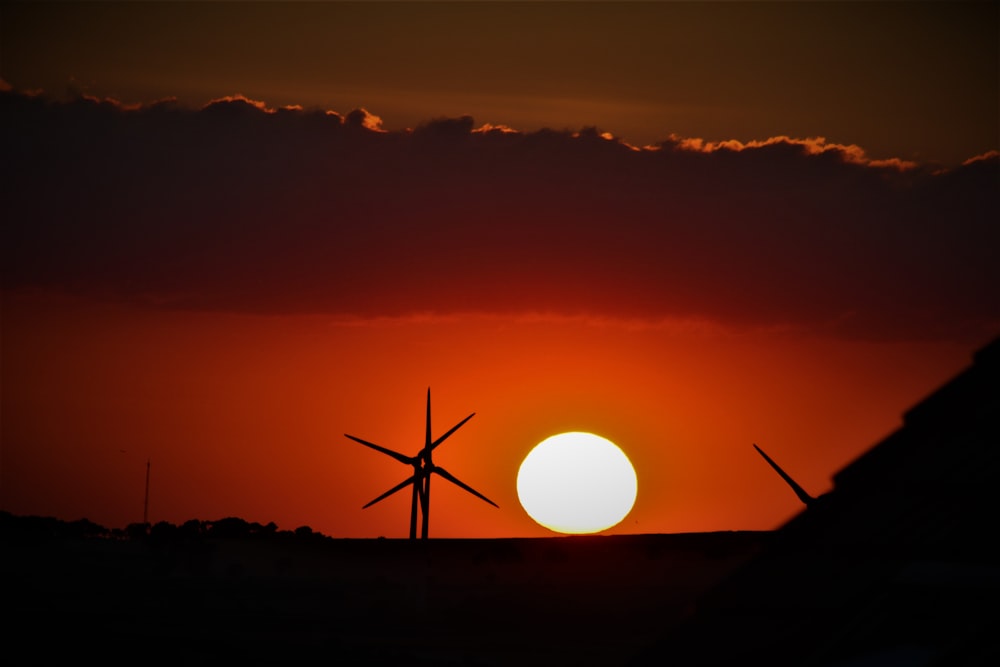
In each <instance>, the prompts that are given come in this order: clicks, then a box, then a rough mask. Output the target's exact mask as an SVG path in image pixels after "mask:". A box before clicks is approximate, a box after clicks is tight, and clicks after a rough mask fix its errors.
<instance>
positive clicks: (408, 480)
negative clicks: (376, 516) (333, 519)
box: [361, 475, 417, 509]
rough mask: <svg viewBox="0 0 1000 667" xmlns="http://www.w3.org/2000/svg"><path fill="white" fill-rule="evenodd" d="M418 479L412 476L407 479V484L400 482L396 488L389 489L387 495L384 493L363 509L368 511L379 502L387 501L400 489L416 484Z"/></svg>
mask: <svg viewBox="0 0 1000 667" xmlns="http://www.w3.org/2000/svg"><path fill="white" fill-rule="evenodd" d="M416 477H417V476H416V475H410V478H409V479H407V480H406V481H405V482H400V483H399V484H397V485H396V486H394V487H392V488H391V489H389V490H388V491H386V492H385V493H383V494H382V495H381V496H379V497H378V498H376V499H375V500H372V501H371V502H369V503H368V504H366V505H365V506H363V507H362V508H361V509H368V508H369V507H371V506H372V505H374V504H375V503H377V502H378V501H380V500H385V499H386V498H388V497H389V496H391V495H392V494H394V493H396V492H397V491H399V490H400V489H403V488H406V487H407V486H408V485H409V484H411V483H415V481H416Z"/></svg>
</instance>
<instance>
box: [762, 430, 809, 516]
mask: <svg viewBox="0 0 1000 667" xmlns="http://www.w3.org/2000/svg"><path fill="white" fill-rule="evenodd" d="M753 448H754V449H756V450H757V453H758V454H760V455H761V456H763V457H764V460H765V461H767V462H768V464H770V466H771V467H772V468H774V470H775V472H777V473H778V474H779V475H781V479H783V480H785V482H786V483H787V484H788V486H790V487H792V491H794V492H795V495H796V496H798V498H799V500H801V501H802V503H803V504H804V505H805V506H806V507H809V506H810V505H812V504H813V503H815V502H816V500H817V499H816V498H813V497H812V496H810V495H809V494H808V493H806V490H805V489H803V488H802V487H801V486H799V485H798V483H797V482H796V481H795V480H794V479H792V478H791V476H790V475H789V474H788V473H787V472H785V471H784V470H782V469H781V466H779V465H778V464H777V463H775V462H774V461H772V460H771V457H770V456H768V455H767V454H765V453H764V450H763V449H761V448H760V447H758V446H757V445H756V444H754V446H753Z"/></svg>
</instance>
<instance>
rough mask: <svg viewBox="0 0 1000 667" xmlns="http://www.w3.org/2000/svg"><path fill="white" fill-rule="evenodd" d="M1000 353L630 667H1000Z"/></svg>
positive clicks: (856, 468)
mask: <svg viewBox="0 0 1000 667" xmlns="http://www.w3.org/2000/svg"><path fill="white" fill-rule="evenodd" d="M998 484H1000V339H998V340H995V341H994V342H992V343H991V344H989V345H988V346H986V347H985V348H983V349H981V350H980V351H979V352H978V353H977V354H976V355H975V357H974V363H973V365H972V366H971V367H969V368H968V369H966V370H965V371H964V372H962V373H961V374H959V375H958V376H957V377H955V378H954V379H953V380H952V381H950V382H948V383H947V384H945V385H944V386H943V387H941V388H940V389H939V390H938V391H936V392H934V393H933V394H931V395H930V396H929V397H927V398H926V399H925V400H924V401H922V402H921V403H919V404H918V405H916V406H915V407H913V408H912V409H911V410H909V411H908V412H907V413H906V414H905V415H904V419H903V426H902V428H900V429H899V430H897V431H896V432H894V433H892V434H891V435H890V436H889V437H887V438H886V439H885V440H883V441H882V442H880V443H879V444H877V445H876V446H875V447H873V448H872V449H871V450H869V451H868V452H867V453H865V454H863V455H862V456H860V457H859V458H858V459H857V460H855V461H854V462H853V463H851V464H850V465H848V466H847V467H846V468H844V469H843V470H841V471H840V472H838V473H837V474H836V475H834V487H833V490H832V491H830V492H829V493H827V494H824V496H821V498H822V499H823V501H824V502H822V503H817V502H808V503H807V507H806V509H805V510H804V511H803V512H802V513H800V514H799V515H797V516H796V517H794V518H793V519H792V520H790V521H789V522H788V523H787V524H785V525H784V526H782V527H781V528H780V529H778V530H777V531H776V532H775V533H773V534H772V535H771V536H770V539H769V541H768V543H767V544H766V546H765V549H764V550H763V552H762V553H761V554H760V555H759V556H757V557H755V558H754V559H753V560H751V561H750V562H749V563H748V564H747V565H746V566H744V567H743V568H741V569H740V570H739V571H737V572H736V573H735V574H734V575H733V576H732V577H730V578H729V579H728V580H727V581H726V582H725V583H724V584H723V585H721V586H719V587H718V588H716V589H715V590H713V591H712V592H710V593H709V594H708V595H706V596H704V598H703V599H702V600H701V601H700V603H699V605H698V606H697V608H696V609H695V610H694V611H693V612H692V613H691V614H690V616H689V617H688V618H687V619H686V620H685V621H683V622H682V623H681V624H680V625H679V626H676V627H671V628H669V629H668V628H665V629H664V635H663V638H662V639H661V640H660V641H659V642H657V643H656V644H654V645H652V646H650V647H648V649H646V650H644V651H642V652H641V653H640V654H639V655H638V656H637V657H636V658H635V660H634V661H633V662H632V663H631V664H633V665H654V664H655V665H659V664H678V665H749V664H766V665H796V666H799V665H804V666H807V667H808V666H816V667H835V666H836V667H848V666H858V667H860V666H862V665H865V666H868V665H940V666H944V665H993V664H1000V633H998V630H997V628H1000V611H998V607H997V599H998V598H1000V549H998V548H997V547H996V546H995V541H996V536H995V533H996V530H997V525H998V516H1000V512H998V510H1000V501H998V493H997V485H998Z"/></svg>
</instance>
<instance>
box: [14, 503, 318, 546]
mask: <svg viewBox="0 0 1000 667" xmlns="http://www.w3.org/2000/svg"><path fill="white" fill-rule="evenodd" d="M0 536H2V538H3V539H4V540H11V541H22V542H23V541H32V542H35V541H45V540H64V539H108V540H132V541H142V542H148V543H151V544H175V543H193V542H201V541H204V540H207V539H251V540H284V541H289V540H296V541H306V540H308V541H316V540H324V539H330V538H329V537H327V536H326V535H324V534H323V533H320V532H316V531H314V530H313V529H312V528H310V527H309V526H299V527H298V528H296V529H295V530H293V531H291V530H278V526H277V524H275V523H274V522H273V521H271V522H269V523H267V524H260V523H257V522H256V521H246V520H245V519H240V518H238V517H225V518H222V519H217V520H215V521H202V520H199V519H190V520H188V521H185V522H184V523H183V524H181V525H179V526H177V525H174V524H172V523H169V522H167V521H160V522H157V523H154V524H146V523H131V524H129V525H128V526H126V527H125V528H110V529H109V528H105V527H104V526H101V525H99V524H96V523H94V522H93V521H90V520H89V519H77V520H76V521H63V520H61V519H56V518H53V517H42V516H16V515H14V514H11V513H10V512H5V511H0Z"/></svg>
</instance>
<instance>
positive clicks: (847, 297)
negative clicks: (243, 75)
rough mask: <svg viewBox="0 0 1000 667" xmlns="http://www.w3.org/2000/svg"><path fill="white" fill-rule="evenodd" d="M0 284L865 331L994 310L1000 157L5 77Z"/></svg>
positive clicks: (211, 305)
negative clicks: (126, 95) (888, 154)
mask: <svg viewBox="0 0 1000 667" xmlns="http://www.w3.org/2000/svg"><path fill="white" fill-rule="evenodd" d="M0 108H2V116H3V123H2V130H0V131H2V134H0V141H2V152H3V155H4V159H3V166H2V167H0V169H2V177H3V191H4V197H3V198H4V203H3V209H4V212H3V216H4V225H3V249H2V260H3V266H2V271H3V285H4V288H5V289H16V288H36V287H42V288H55V289H60V290H67V291H72V292H76V293H83V294H90V295H95V296H101V297H105V298H113V299H124V300H130V301H136V302H143V303H150V304H157V305H161V306H165V307H176V308H199V309H224V310H239V311H255V312H328V313H335V314H343V315H359V316H371V315H375V316H377V315H405V314H408V313H415V312H419V313H426V312H437V313H452V312H469V311H478V312H490V313H518V312H553V313H566V314H589V315H598V316H621V317H628V318H651V319H659V318H664V317H675V316H680V317H706V318H710V319H718V320H721V321H724V322H729V323H737V324H750V325H775V324H790V325H793V326H806V327H811V328H817V329H825V330H829V331H831V332H837V333H842V334H845V335H852V336H862V337H871V338H886V337H890V338H955V339H963V340H964V339H969V338H974V339H979V340H981V339H983V338H984V337H985V336H992V335H993V334H995V332H996V330H997V327H998V326H1000V261H997V258H998V249H1000V227H998V223H997V220H998V216H997V213H998V210H997V209H998V207H997V185H998V159H997V157H996V155H992V156H988V157H985V158H983V159H977V160H970V161H969V162H967V163H966V164H965V165H963V166H961V167H959V168H956V169H953V170H950V171H936V170H935V169H933V168H931V167H926V166H925V167H912V168H902V167H900V166H899V165H894V164H885V165H882V164H873V163H870V162H867V161H866V160H865V159H864V158H863V156H861V155H859V154H858V152H857V151H856V150H854V149H852V148H844V147H836V146H831V145H828V144H824V143H823V142H816V141H813V142H807V141H791V140H775V141H770V142H764V143H762V144H761V145H756V146H735V145H734V146H728V147H726V146H723V147H714V148H715V150H707V148H706V147H698V146H697V142H683V141H680V140H668V141H665V142H664V143H662V144H661V145H659V146H657V147H647V148H645V149H641V150H638V149H635V148H633V147H630V146H627V145H625V144H623V143H621V142H619V141H617V140H614V139H609V138H606V137H603V136H601V135H600V134H599V133H598V132H597V131H595V130H582V131H580V132H569V131H549V130H545V131H539V132H533V133H516V132H509V131H505V130H503V129H493V130H491V131H482V129H478V130H474V124H473V121H472V119H470V118H457V119H443V120H437V121H432V122H429V123H427V124H426V125H424V126H422V127H419V128H416V129H414V130H413V131H409V132H392V133H389V132H381V131H379V130H378V129H377V123H376V122H375V121H376V119H374V118H372V117H370V116H367V115H366V114H365V112H361V111H356V112H352V113H351V114H348V115H347V116H345V117H341V116H339V115H336V114H330V113H325V112H319V111H315V112H312V111H302V110H298V109H285V110H265V109H263V108H262V105H255V104H253V103H251V102H249V101H247V100H244V99H238V98H237V99H226V100H221V101H217V102H215V103H212V104H209V105H208V106H206V107H205V108H204V109H201V110H198V111H194V110H186V109H182V108H179V107H177V106H175V105H173V104H171V103H161V104H154V105H150V106H146V107H142V108H138V109H125V108H122V107H121V106H120V105H118V104H116V103H113V102H110V101H97V100H90V99H79V100H77V101H75V102H69V103H56V102H51V101H48V100H46V99H44V98H42V97H37V96H36V97H31V96H26V95H22V94H19V93H16V92H11V91H6V92H3V93H0Z"/></svg>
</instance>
